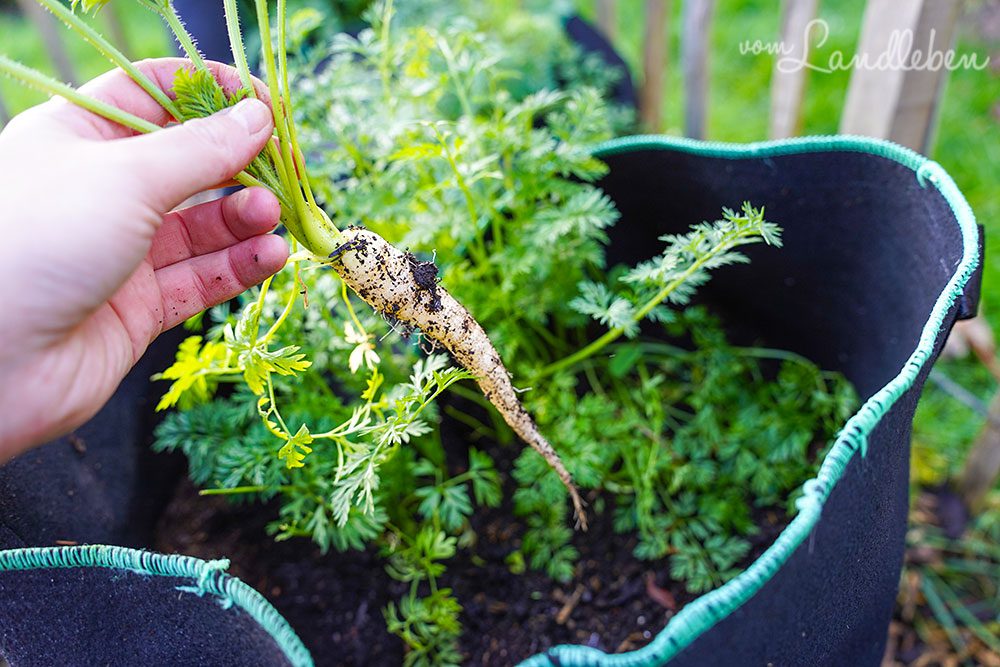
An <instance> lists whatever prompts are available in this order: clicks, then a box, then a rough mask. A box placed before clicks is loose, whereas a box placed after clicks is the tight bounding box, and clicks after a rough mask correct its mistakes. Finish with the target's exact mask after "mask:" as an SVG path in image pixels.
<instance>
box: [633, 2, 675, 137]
mask: <svg viewBox="0 0 1000 667" xmlns="http://www.w3.org/2000/svg"><path fill="white" fill-rule="evenodd" d="M667 5H668V2H667V0H646V6H645V14H646V27H645V32H644V35H643V41H642V71H643V82H642V90H641V91H640V94H639V120H640V121H641V122H642V124H643V125H644V126H645V128H646V129H647V130H648V131H650V132H659V131H660V129H661V128H662V126H663V77H664V73H665V71H666V63H667Z"/></svg>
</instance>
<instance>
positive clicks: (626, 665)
mask: <svg viewBox="0 0 1000 667" xmlns="http://www.w3.org/2000/svg"><path fill="white" fill-rule="evenodd" d="M638 150H672V151H681V152H686V153H693V154H696V155H704V156H709V157H719V158H726V159H746V158H767V157H777V156H784V155H795V154H801V153H812V152H823V151H840V152H845V151H846V152H857V153H866V154H870V155H876V156H879V157H883V158H886V159H888V160H892V161H894V162H897V163H899V164H901V165H903V166H905V167H908V168H910V169H912V170H913V171H914V172H915V173H916V178H917V179H918V181H919V183H920V185H921V186H922V187H927V184H928V183H930V184H931V185H933V186H934V187H936V188H937V189H938V191H939V192H940V193H941V195H942V196H943V197H944V198H945V201H947V202H948V205H949V206H950V207H951V210H952V212H953V213H954V214H955V219H956V221H957V223H958V226H959V228H960V230H961V232H962V261H961V262H960V263H959V265H958V267H957V268H956V269H955V273H954V274H953V275H952V277H951V280H949V281H948V284H947V286H946V287H945V289H944V291H943V292H942V293H941V294H940V295H939V296H938V298H937V301H936V302H935V303H934V307H933V309H932V310H931V313H930V316H929V317H928V319H927V322H926V324H925V325H924V328H923V330H922V332H921V334H920V340H919V341H918V343H917V347H916V349H915V350H914V351H913V353H912V354H911V355H910V358H909V359H907V361H906V363H905V364H904V365H903V368H902V369H901V370H900V371H899V374H898V375H896V377H894V378H893V379H892V380H890V381H889V383H888V384H886V385H885V386H884V387H882V389H880V390H879V391H878V392H876V393H875V395H874V396H872V397H871V398H869V399H868V400H867V401H866V402H865V404H864V405H862V406H861V408H860V409H859V410H858V412H857V413H855V415H854V416H853V417H851V418H850V419H849V420H848V421H847V423H846V424H845V425H844V428H843V429H842V430H841V432H840V434H839V435H838V437H837V441H836V442H835V443H834V445H833V447H832V448H831V449H830V453H829V454H827V456H826V458H825V459H824V460H823V464H822V466H821V467H820V470H819V473H818V474H817V475H816V478H815V479H811V480H809V481H808V482H806V483H805V484H804V485H803V487H802V490H803V495H802V497H801V498H800V499H799V500H798V501H797V502H796V507H797V508H798V510H799V513H798V514H797V515H796V516H795V518H794V519H792V521H791V523H789V524H788V526H787V527H786V528H785V530H784V531H782V533H781V535H779V536H778V539H777V540H775V542H774V544H772V545H771V547H770V548H769V549H768V550H767V551H765V552H764V553H763V554H761V556H760V557H759V558H758V559H757V560H755V561H754V562H753V563H751V564H750V566H749V567H748V568H747V569H746V570H745V571H744V572H743V573H741V574H740V575H739V576H737V577H736V578H735V579H733V580H731V581H730V582H729V583H727V584H725V585H724V586H722V587H720V588H717V589H716V590H714V591H712V592H710V593H707V594H705V595H702V596H701V597H699V598H698V599H697V600H694V601H693V602H691V603H690V604H688V605H687V606H686V607H684V608H683V609H682V610H681V611H680V612H679V613H678V614H677V615H676V616H674V617H673V618H672V619H671V620H670V622H669V623H668V624H667V627H665V628H664V629H663V630H662V631H661V632H660V633H659V634H658V635H657V636H656V637H655V638H654V639H653V641H652V642H650V643H649V644H648V645H647V646H645V647H643V648H641V649H639V650H637V651H631V652H629V653H619V654H617V655H608V654H606V653H604V652H603V651H600V650H598V649H593V648H589V647H586V646H576V645H563V646H556V647H555V648H552V649H550V650H549V651H548V652H547V653H540V654H538V655H535V656H532V657H531V658H529V659H527V660H525V661H524V662H522V663H521V666H522V667H552V665H553V664H558V665H561V666H562V667H592V666H594V667H596V666H601V667H612V666H613V667H647V666H649V665H662V664H664V663H666V662H668V661H669V660H671V659H672V658H673V657H674V656H676V655H677V654H678V653H679V652H680V651H681V650H682V649H684V648H685V647H687V646H688V645H690V644H691V643H692V642H693V641H694V640H695V639H697V638H698V637H700V636H701V635H702V634H704V633H705V632H706V631H708V630H709V629H711V628H712V626H714V625H715V624H716V623H718V622H719V621H721V620H722V619H724V618H726V617H727V616H729V614H731V613H732V612H733V611H735V610H736V609H737V608H738V607H739V606H740V605H742V604H743V603H744V602H746V601H747V600H749V599H750V598H751V597H753V596H754V595H755V594H756V593H757V591H759V590H760V589H761V587H762V586H763V585H764V584H765V583H767V582H768V581H769V580H770V579H771V577H773V576H774V574H775V573H776V572H777V571H778V570H779V569H780V568H781V566H782V565H784V564H785V562H786V561H787V560H788V558H789V557H790V556H791V555H792V553H793V552H794V551H795V550H796V549H797V548H798V547H799V545H800V544H802V542H803V541H804V540H805V539H806V537H808V536H809V534H810V533H811V532H812V530H813V528H815V526H816V523H817V522H818V521H819V518H820V515H821V514H822V511H823V505H824V503H825V502H826V499H827V498H828V497H829V495H830V492H831V491H832V490H833V487H834V485H835V484H836V483H837V482H838V481H839V480H840V478H841V477H842V476H843V474H844V471H845V470H846V469H847V464H848V462H849V461H850V460H851V459H852V458H853V457H854V454H855V452H858V451H860V452H861V455H862V456H864V455H865V454H866V453H867V451H868V435H869V434H870V433H871V432H872V430H873V429H874V428H875V426H876V425H877V424H878V422H879V421H880V420H881V419H882V417H883V416H885V414H886V412H887V411H888V410H889V409H890V408H891V407H892V406H893V405H894V404H895V403H896V401H897V400H898V399H899V397H900V396H902V395H903V393H904V392H906V391H907V390H908V389H909V388H910V387H912V386H913V383H914V382H915V381H916V379H917V375H918V374H919V373H920V371H921V369H922V368H923V367H924V364H925V363H926V362H927V360H928V359H929V358H930V356H931V354H932V353H933V350H934V343H935V342H936V340H937V337H938V333H939V332H940V331H941V327H942V326H944V322H945V318H946V317H947V315H948V311H949V310H950V309H951V306H952V304H954V302H955V300H956V299H958V298H959V297H960V296H961V295H962V293H963V291H964V289H965V285H966V283H968V281H969V278H970V277H971V276H972V274H973V272H974V271H975V270H976V267H977V266H978V265H979V261H980V257H979V232H978V230H977V228H976V219H975V216H974V215H973V213H972V209H971V208H970V207H969V204H968V202H966V201H965V198H964V197H963V196H962V193H961V192H960V191H959V189H958V186H957V185H955V182H954V181H953V180H952V179H951V177H950V176H949V175H948V174H947V172H945V170H944V169H943V168H942V167H941V166H940V165H939V164H937V163H936V162H933V161H931V160H928V159H927V158H925V157H923V156H922V155H920V154H918V153H915V152H913V151H911V150H909V149H908V148H904V147H902V146H899V145H898V144H894V143H891V142H888V141H882V140H878V139H871V138H868V137H851V136H829V137H800V138H796V139H788V140H783V141H769V142H761V143H753V144H725V143H719V142H703V141H695V140H692V139H682V138H677V137H667V136H651V135H650V136H636V137H624V138H621V139H614V140H612V141H609V142H606V143H603V144H601V145H599V146H597V147H596V148H595V150H594V154H595V155H596V156H597V157H604V156H608V155H615V154H618V153H626V152H632V151H638ZM550 656H552V657H551V658H550Z"/></svg>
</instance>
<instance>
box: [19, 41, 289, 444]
mask: <svg viewBox="0 0 1000 667" xmlns="http://www.w3.org/2000/svg"><path fill="white" fill-rule="evenodd" d="M186 64H189V63H188V61H186V60H181V59H178V58H164V59H158V60H151V61H146V62H143V63H140V64H139V69H140V70H141V71H143V73H145V74H146V75H147V76H149V77H150V78H151V79H152V80H153V81H155V82H157V83H158V85H160V86H161V87H162V88H164V90H168V89H169V88H170V84H171V82H172V80H173V76H174V73H175V72H176V71H177V70H178V69H179V68H181V67H182V66H184V65H186ZM210 66H211V67H212V68H213V71H214V72H215V74H216V78H217V79H218V80H219V82H220V84H222V86H223V88H225V89H226V90H227V92H231V91H232V90H234V89H235V88H238V87H239V78H238V75H237V74H236V71H235V70H233V69H232V68H229V67H226V66H223V65H219V64H215V63H210ZM81 92H84V93H86V94H88V95H90V96H92V97H96V98H99V99H101V100H104V101H105V102H109V103H111V104H113V105H115V106H117V107H120V108H122V109H124V110H126V111H128V112H130V113H132V114H134V115H137V116H140V117H142V118H145V119H146V120H149V121H151V122H154V123H157V124H159V125H165V124H166V123H167V122H168V121H170V120H171V119H170V118H169V117H168V115H167V113H166V112H165V111H163V109H162V108H160V106H159V105H158V104H157V103H156V102H155V101H154V100H153V99H152V98H151V97H149V95H148V94H147V93H145V92H144V91H143V90H142V89H141V88H140V87H139V86H138V85H136V84H135V83H134V82H132V80H131V79H129V78H128V76H127V75H126V74H125V73H124V72H122V71H121V70H115V71H112V72H109V73H107V74H105V75H103V76H101V77H99V78H97V79H95V80H94V81H92V82H90V83H88V84H87V85H85V86H83V87H82V88H81ZM263 96H264V95H263V94H262V97H263ZM272 128H273V119H272V117H271V112H270V108H269V107H268V106H267V105H266V104H264V103H262V102H260V101H257V100H245V101H243V102H241V103H240V104H238V105H237V106H235V107H232V108H231V109H229V110H227V111H224V112H221V113H219V114H216V115H215V116H212V117H209V118H205V119H199V120H194V121H189V122H187V123H184V124H182V125H177V126H174V127H170V128H167V129H164V130H161V131H158V132H154V133H151V134H148V135H144V136H134V135H135V133H134V132H133V131H131V130H128V129H127V128H124V127H122V126H120V125H118V124H116V123H112V122H110V121H107V120H104V119H102V118H100V117H99V116H97V115H95V114H93V113H91V112H89V111H85V110H83V109H81V108H79V107H76V106H74V105H72V104H70V103H68V102H66V101H65V100H62V99H60V98H55V99H53V100H50V101H48V102H46V103H44V104H41V105H39V106H37V107H35V108H33V109H30V110H28V111H26V112H24V113H22V114H21V115H19V116H17V117H16V118H14V119H13V120H12V121H11V122H10V123H9V124H8V126H7V127H6V128H5V129H4V130H3V132H0V202H2V204H3V208H2V209H0V228H2V229H3V233H4V240H3V243H2V244H0V309H2V310H0V462H2V461H4V460H6V459H7V458H9V457H11V456H13V455H15V454H17V453H19V452H20V451H23V450H24V449H27V448H28V447H30V446H32V445H34V444H38V443H40V442H44V441H46V440H49V439H51V438H53V437H56V436H57V435H60V434H62V433H65V432H68V431H70V430H72V429H73V428H75V427H76V426H79V425H80V424H82V423H84V422H85V421H86V420H88V419H89V418H90V417H92V416H93V415H94V414H95V413H96V412H97V411H98V410H99V409H100V408H101V406H103V405H104V403H105V402H106V401H107V400H108V398H110V396H111V395H112V393H114V391H115V389H116V388H117V386H118V384H119V383H120V382H121V380H122V378H123V377H124V376H125V374H126V373H127V372H128V371H129V369H130V368H131V367H132V366H133V365H134V364H135V362H136V361H137V360H138V359H139V357H140V356H141V355H142V354H143V352H144V351H145V350H146V348H147V346H148V345H149V344H150V343H151V342H152V341H153V339H155V338H156V337H157V336H158V335H159V334H160V333H161V332H163V331H165V330H167V329H169V328H171V327H173V326H175V325H177V324H179V323H180V322H182V321H184V320H185V319H187V318H188V317H190V316H192V315H195V314H196V313H198V312H200V311H202V310H204V309H205V308H207V307H209V306H212V305H215V304H217V303H221V302H223V301H225V300H227V299H230V298H232V297H234V296H236V295H237V294H239V293H240V292H242V291H244V290H246V289H247V288H248V287H250V286H251V285H255V284H257V283H258V282H260V281H262V280H263V279H264V278H266V277H267V276H269V275H271V274H273V273H274V272H276V271H278V270H279V269H280V268H281V267H282V266H283V265H284V263H285V260H286V258H287V256H288V246H287V244H286V243H285V241H284V240H283V239H282V238H281V237H278V236H275V235H272V234H267V232H269V231H271V230H272V229H273V228H274V227H275V225H277V223H278V217H279V213H280V211H279V206H278V202H277V199H276V198H275V197H274V195H273V194H271V193H270V192H269V191H267V190H265V189H263V188H251V189H247V190H242V191H240V192H237V193H235V194H233V195H230V196H229V197H226V198H224V199H221V200H218V201H214V202H210V203H207V204H201V205H199V206H193V207H191V208H188V209H184V210H182V211H175V212H170V211H171V210H172V209H174V208H175V207H176V206H178V205H179V204H180V203H181V202H183V201H184V200H186V199H187V198H188V197H190V196H192V195H194V194H197V193H198V192H201V191H204V190H206V189H210V188H212V187H213V186H216V185H218V184H220V183H225V182H228V181H229V180H230V179H232V177H233V176H234V175H235V174H237V173H238V172H239V171H240V170H241V169H242V168H243V167H245V166H246V165H247V164H248V163H249V162H250V160H251V159H253V157H254V156H255V155H257V153H258V152H259V151H260V150H261V148H262V147H263V146H264V145H265V143H266V142H267V141H268V140H269V139H270V137H271V132H272Z"/></svg>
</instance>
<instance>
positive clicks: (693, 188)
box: [601, 150, 978, 667]
mask: <svg viewBox="0 0 1000 667" xmlns="http://www.w3.org/2000/svg"><path fill="white" fill-rule="evenodd" d="M606 160H607V162H608V164H609V165H610V167H611V172H610V174H609V175H608V176H607V178H606V179H605V180H604V182H602V183H601V186H602V187H603V188H604V189H605V190H606V192H608V194H609V195H610V196H611V197H612V199H614V201H615V203H616V204H617V206H618V208H619V210H620V211H621V213H622V220H621V222H620V223H619V224H618V225H617V226H616V227H615V229H614V230H613V232H612V247H613V248H614V254H615V256H616V258H617V259H618V260H624V261H635V260H637V259H640V258H644V257H648V256H649V255H650V254H651V251H652V250H651V249H652V248H653V247H654V246H653V245H652V240H653V239H654V238H655V236H656V235H658V234H664V233H673V232H680V231H682V230H683V229H685V228H686V227H687V226H688V225H689V224H690V223H691V222H693V221H698V220H703V219H708V220H712V219H714V218H715V217H717V216H718V214H719V208H720V206H722V205H728V206H730V207H734V208H735V207H737V206H739V205H740V203H741V202H742V201H743V200H749V201H751V202H752V203H753V204H754V205H756V206H765V207H766V210H767V217H768V219H770V220H773V221H775V222H777V223H779V224H780V225H782V226H783V228H784V240H785V247H784V248H783V249H781V250H775V249H772V248H767V247H765V246H756V247H754V248H752V249H751V250H750V252H749V254H750V255H751V257H752V265H751V266H752V269H749V270H747V269H735V270H726V269H722V270H720V271H718V272H717V273H716V274H715V277H714V278H713V279H712V281H711V282H710V283H709V284H708V285H707V286H706V287H705V288H703V290H702V292H701V298H702V300H704V301H706V302H708V303H710V304H711V306H712V307H713V310H715V311H716V312H720V313H721V314H722V315H723V318H724V320H725V321H726V322H728V323H730V324H735V327H734V334H735V335H736V337H737V338H738V339H740V340H742V341H743V342H763V343H765V344H767V345H770V346H774V347H779V348H784V349H788V350H793V351H796V352H799V353H801V354H803V355H805V356H807V357H809V358H811V359H813V360H814V361H816V362H818V363H819V364H820V365H822V366H823V367H825V368H829V369H835V370H839V371H842V372H843V373H845V374H846V375H847V377H848V378H849V379H850V380H851V381H852V382H853V383H854V385H855V387H856V388H857V389H858V391H859V393H860V394H861V396H862V398H867V397H868V396H870V395H871V394H872V393H874V392H875V391H877V390H878V389H880V388H881V387H882V386H884V385H885V384H886V383H887V382H889V380H891V379H892V378H893V377H894V376H895V375H896V374H897V373H898V372H899V370H900V368H901V367H902V365H903V363H904V361H905V360H906V359H907V358H908V357H909V355H910V354H911V353H912V352H913V350H914V349H915V347H916V345H917V340H918V338H919V336H920V333H921V330H922V329H923V326H924V323H925V322H926V321H927V318H928V315H929V314H930V311H931V308H932V306H933V304H934V302H935V300H936V299H937V298H938V296H939V295H940V294H941V292H942V291H943V289H944V287H945V284H946V283H947V282H948V280H949V279H950V278H951V276H952V274H953V273H954V271H955V267H956V266H957V264H958V263H959V261H960V260H961V258H962V242H961V234H960V231H959V229H958V226H957V224H956V222H955V220H954V215H953V213H952V211H951V210H950V208H949V207H948V204H947V202H946V201H945V200H944V198H943V197H942V196H941V195H940V194H939V193H938V192H937V190H935V189H934V188H926V189H925V188H922V187H921V186H920V185H919V183H918V182H917V178H916V176H915V174H914V173H913V171H912V170H910V169H907V168H905V167H903V166H901V165H898V164H897V163H895V162H892V161H889V160H887V159H884V158H879V157H874V156H871V155H864V154H858V153H819V154H808V155H796V156H785V157H770V158H766V159H745V160H739V161H733V160H725V159H721V158H707V157H697V156H693V155H687V154H683V153H680V152H675V151H650V150H644V151H640V152H635V153H630V154H623V155H617V156H612V157H608V158H606ZM977 299H978V280H974V281H972V283H971V285H970V287H969V288H968V289H967V294H966V296H965V298H964V299H961V300H960V301H959V302H958V303H956V305H955V307H953V308H952V311H951V313H950V314H949V316H948V318H947V321H946V323H945V327H944V328H943V329H942V331H941V333H940V335H939V337H938V341H937V349H938V350H939V348H940V346H941V345H942V344H943V341H944V338H945V336H946V332H947V330H948V329H949V328H950V326H951V323H952V322H953V320H954V319H955V317H956V316H958V315H959V314H960V313H959V311H960V310H961V311H962V313H961V314H963V315H966V316H968V315H971V314H972V313H973V312H974V311H975V305H976V301H977ZM929 367H930V366H929V364H928V365H927V366H926V367H925V369H924V372H923V373H922V374H921V376H920V378H919V381H918V382H917V384H916V385H915V386H914V388H912V389H911V390H909V391H908V392H907V393H906V394H905V395H904V396H903V397H902V398H901V399H900V400H899V401H898V402H897V403H896V404H895V406H894V407H893V408H892V409H891V410H890V411H889V412H888V414H887V415H886V416H885V417H884V418H883V419H882V420H881V422H880V423H879V424H878V426H877V427H876V428H875V430H874V432H873V434H872V436H871V437H870V439H869V450H868V456H867V457H866V458H861V457H855V458H854V460H853V461H852V462H851V463H850V464H849V467H848V470H847V472H846V474H845V476H844V478H843V479H842V480H841V482H840V484H838V485H837V487H836V488H835V490H834V491H833V493H832V494H831V496H830V498H829V501H828V502H827V504H826V507H825V509H824V511H823V515H822V518H821V520H820V522H819V525H818V526H817V528H816V530H815V531H814V532H813V534H812V535H811V536H810V538H809V539H808V540H806V542H805V543H803V544H802V545H801V546H800V547H799V549H798V550H797V551H796V552H795V553H794V554H793V556H792V557H791V559H790V560H789V561H788V563H787V564H786V565H785V566H784V567H783V568H782V569H781V570H780V571H779V572H778V574H777V575H776V576H775V577H774V578H773V579H772V580H771V581H770V582H769V583H767V584H766V585H765V586H764V588H763V589H762V590H761V591H760V592H759V593H758V594H757V595H756V596H754V597H753V598H752V599H751V600H750V601H749V602H748V603H746V604H745V605H743V606H742V607H741V608H740V609H739V610H737V611H736V613H734V614H732V615H731V616H730V617H729V618H727V619H726V620H724V621H723V622H721V623H719V624H717V625H716V626H715V627H713V628H712V629H711V630H710V631H709V632H707V633H706V634H704V635H703V636H702V637H700V638H699V639H697V640H696V641H695V642H694V643H693V644H691V645H690V646H689V647H688V648H686V649H685V650H683V651H682V652H681V653H680V654H679V656H678V657H677V658H676V659H675V660H674V661H672V662H671V664H672V665H674V664H676V665H692V666H694V665H697V666H699V667H701V666H707V665H727V666H728V665H745V664H754V665H765V664H773V665H831V666H836V665H878V664H879V662H880V660H881V656H882V653H883V648H884V642H885V636H886V629H887V626H888V622H889V617H890V614H891V611H892V605H893V600H894V598H895V594H896V590H897V585H898V578H899V569H900V565H901V561H902V554H903V536H904V531H905V529H906V517H907V489H908V474H909V442H910V429H911V425H912V419H913V412H914V409H915V407H916V402H917V399H918V397H919V394H920V389H921V387H922V385H923V382H924V380H925V379H926V374H927V372H929Z"/></svg>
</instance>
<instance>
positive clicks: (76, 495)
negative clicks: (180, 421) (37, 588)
mask: <svg viewBox="0 0 1000 667" xmlns="http://www.w3.org/2000/svg"><path fill="white" fill-rule="evenodd" d="M183 336H184V332H183V331H172V332H169V333H167V334H165V335H164V336H161V337H160V339H159V340H157V341H156V343H154V344H153V346H152V347H151V348H150V349H149V350H148V351H147V353H146V355H145V356H144V357H143V358H142V359H141V360H140V362H139V363H138V364H137V365H136V367H135V368H134V369H133V370H132V372H131V373H129V375H128V376H127V377H126V378H125V380H124V381H122V384H121V386H120V387H119V389H118V391H117V392H116V394H115V396H114V398H113V399H112V400H111V401H110V402H109V403H108V404H107V405H106V406H105V407H104V408H103V409H102V410H101V411H100V412H99V413H98V414H97V415H96V416H95V417H94V419H92V420H91V421H90V422H88V423H87V424H85V425H83V426H82V427H81V428H79V429H77V430H76V431H75V432H74V433H72V434H70V435H69V436H66V437H63V438H59V439H58V440H55V441H53V442H50V443H48V444H46V445H43V446H41V447H38V448H37V449H33V450H31V451H29V452H27V453H25V454H22V455H21V456H18V457H16V458H15V459H13V460H12V461H10V462H9V463H7V464H6V465H4V466H3V467H0V549H9V548H13V547H44V546H53V545H55V544H56V542H57V541H65V542H78V543H81V544H82V543H92V544H117V545H121V546H139V545H143V544H148V543H149V541H150V538H151V535H152V530H153V522H154V520H155V518H156V516H157V515H158V514H159V512H160V510H161V509H162V506H163V505H164V503H165V502H166V501H167V499H168V497H169V494H170V492H171V487H172V485H173V483H174V482H175V481H176V480H177V478H178V477H179V476H180V475H181V474H182V473H183V470H184V467H183V466H184V462H183V460H182V458H181V457H180V456H175V457H168V456H157V455H154V454H153V453H152V451H150V445H151V444H152V440H153V434H152V430H153V425H154V423H155V422H156V420H157V417H156V415H155V414H154V411H153V408H154V406H155V405H156V401H157V400H158V399H159V396H160V394H161V393H162V390H163V387H162V385H161V386H157V387H155V388H154V387H153V386H152V385H151V384H150V382H149V378H150V376H151V375H153V374H154V373H156V372H158V371H161V370H163V369H164V368H166V367H167V366H168V365H169V364H170V361H171V360H172V359H173V357H174V352H175V351H176V349H177V344H178V343H179V342H180V340H181V339H182V338H183ZM52 400H54V401H58V400H61V397H60V394H59V388H58V387H53V388H52Z"/></svg>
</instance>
